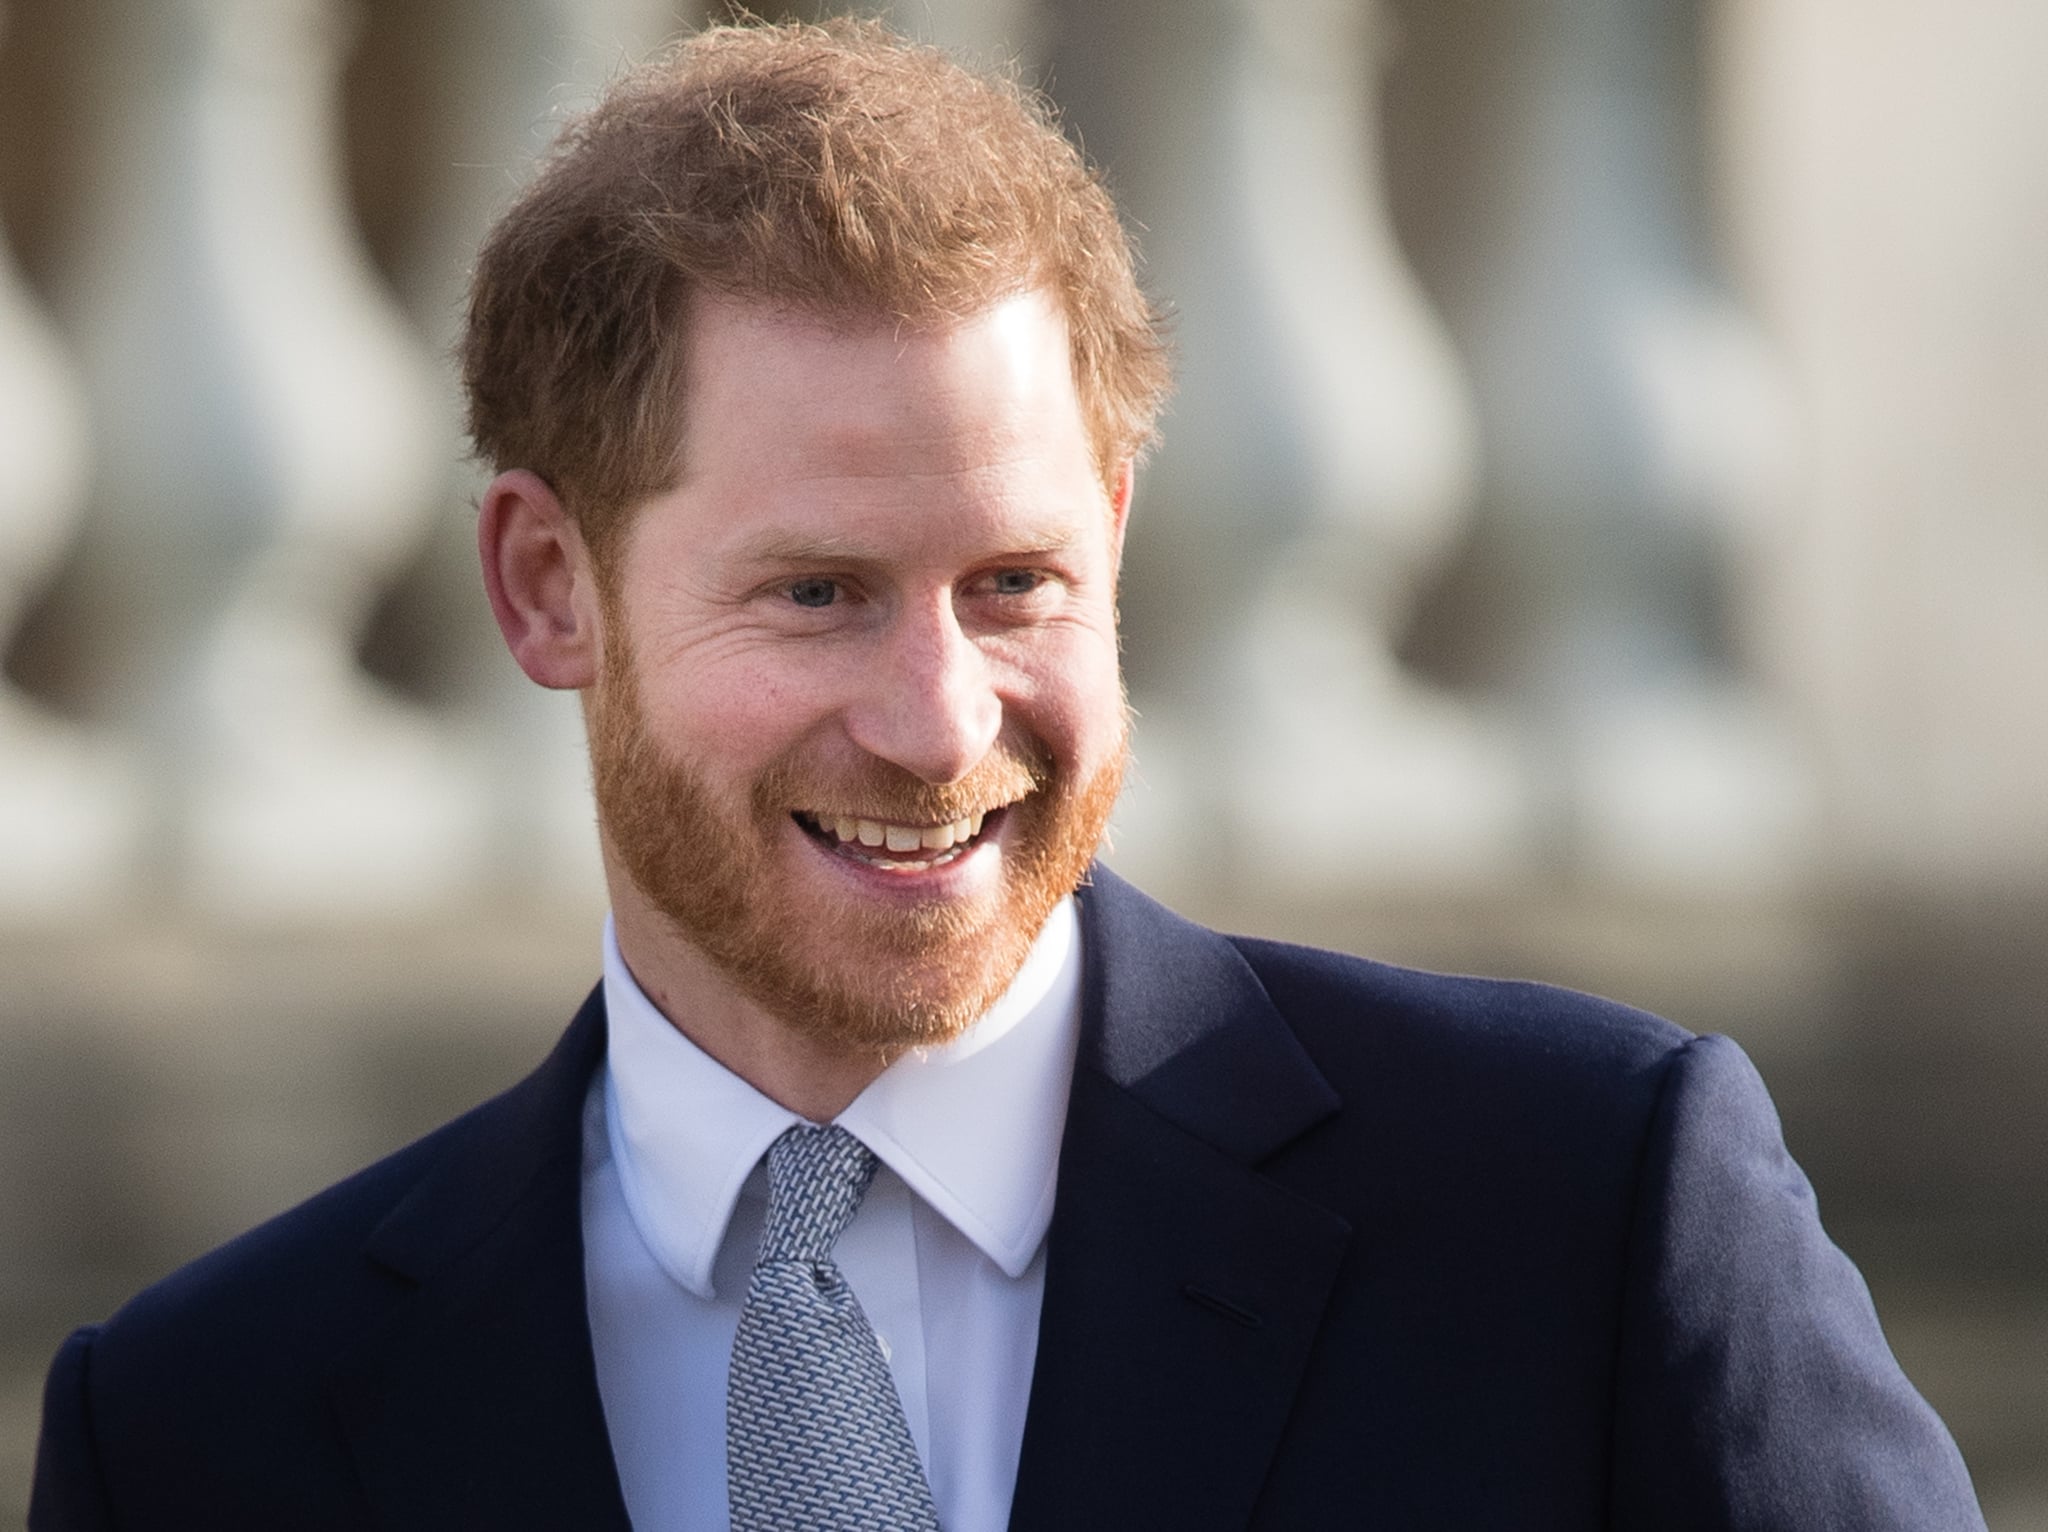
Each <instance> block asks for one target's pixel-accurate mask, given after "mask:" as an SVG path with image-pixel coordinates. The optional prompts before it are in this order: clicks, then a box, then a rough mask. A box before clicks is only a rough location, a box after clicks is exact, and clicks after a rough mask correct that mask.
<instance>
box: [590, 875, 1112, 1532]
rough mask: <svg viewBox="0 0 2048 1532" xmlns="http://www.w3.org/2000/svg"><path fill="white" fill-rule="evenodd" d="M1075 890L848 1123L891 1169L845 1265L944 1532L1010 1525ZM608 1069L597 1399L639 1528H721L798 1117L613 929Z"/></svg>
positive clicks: (1053, 1155)
mask: <svg viewBox="0 0 2048 1532" xmlns="http://www.w3.org/2000/svg"><path fill="white" fill-rule="evenodd" d="M1080 982H1081V951H1080V936H1079V922H1078V921H1077V920H1076V918H1075V914H1074V908H1073V903H1072V901H1071V900H1068V901H1065V902H1063V903H1061V904H1060V906H1059V907H1058V908H1057V909H1056V910H1054V912H1053V914H1052V917H1051V918H1050V919H1049V920H1048V921H1047V922H1046V924H1045V929H1044V930H1043V931H1042V932H1041V933H1040V934H1039V938H1038V941H1037V943H1036V944H1035V945H1034V946H1033V948H1032V950H1031V954H1030V956H1029V957H1028V958H1027V959H1026V960H1025V963H1024V966H1023V967H1022V968H1021V969H1020V970H1019V971H1018V974H1017V977H1016V979H1015V980H1014V981H1013V982H1012V983H1011V985H1010V988H1009V990H1008V991H1007V992H1006V993H1005V994H1004V995H1003V997H1002V998H1001V999H1000V1000H998V1001H997V1002H996V1004H995V1005H994V1006H993V1007H992V1008H991V1009H990V1010H989V1012H988V1014H987V1015H985V1016H983V1017H982V1019H981V1020H980V1021H979V1022H977V1023H976V1024H975V1025H974V1026H973V1027H972V1028H971V1029H970V1030H969V1031H968V1032H967V1033H966V1034H965V1035H963V1036H961V1037H960V1038H958V1039H956V1040H955V1041H953V1042H952V1043H949V1044H947V1045H946V1046H945V1047H942V1048H935V1049H929V1050H920V1051H918V1052H915V1053H912V1054H909V1055H906V1056H905V1057H903V1058H901V1059H899V1060H897V1061H896V1062H895V1063H894V1064H892V1065H891V1066H890V1067H889V1068H888V1069H886V1070H885V1071H883V1073H882V1074H881V1076H880V1077H879V1078H877V1079H876V1080H875V1082H874V1083H873V1084H872V1085H870V1086H869V1087H868V1088H867V1089H866V1090H864V1091H863V1092H861V1094H860V1096H859V1097H858V1098H857V1099H856V1100H855V1101H854V1102H853V1104H852V1105H850V1106H849V1107H847V1109H846V1110H845V1111H844V1112H842V1113H840V1115H839V1117H838V1118H837V1119H836V1120H837V1121H838V1123H839V1124H840V1126H842V1127H844V1128H845V1129H847V1130H848V1131H849V1132H851V1133H852V1134H853V1135H854V1136H855V1137H857V1138H858V1139H860V1141H861V1142H862V1143H864V1144H866V1145H867V1146H868V1148H870V1149H871V1150H873V1151H874V1153H875V1157H876V1158H877V1159H879V1160H880V1161H881V1169H880V1170H879V1171H878V1172H877V1173H876V1176H875V1181H874V1184H873V1186H871V1187H870V1188H869V1190H868V1194H867V1197H866V1199H865V1200H864V1201H863V1202H862V1204H861V1207H860V1211H859V1212H858V1213H857V1214H856V1215H855V1217H854V1220H853V1222H852V1223H851V1224H850V1225H849V1226H848V1227H847V1230H846V1232H845V1233H844V1234H843V1235H842V1236H840V1240H839V1244H838V1246H837V1248H836V1250H835V1251H834V1258H835V1259H836V1260H837V1261H838V1263H839V1266H840V1269H841V1270H842V1271H843V1272H844V1273H845V1275H846V1280H847V1282H848V1283H849V1284H850V1285H851V1286H852V1288H853V1291H854V1294H855V1296H856V1297H858V1298H859V1299H860V1304H861V1309H862V1311H863V1312H864V1313H865V1314H866V1315H867V1318H868V1322H869V1323H870V1324H872V1325H873V1326H874V1328H875V1332H876V1335H877V1337H878V1338H879V1339H880V1341H881V1344H882V1349H883V1353H884V1355H885V1356H887V1358H888V1360H889V1370H890V1372H891V1374H892V1375H893V1376H894V1378H895V1381H896V1392H897V1394H898V1395H899V1396H900V1397H901V1399H902V1400H903V1411H904V1414H905V1416H906V1417H907V1418H908V1420H909V1423H910V1434H911V1436H912V1438H913V1439H914V1440H915V1441H916V1443H917V1450H918V1456H919V1457H920V1458H921V1459H922V1460H923V1462H924V1465H925V1475H926V1477H927V1478H928V1479H929V1480H930V1482H931V1487H932V1496H933V1499H934V1501H935V1502H936V1504H937V1506H938V1512H939V1521H940V1524H941V1525H942V1526H943V1527H945V1528H946V1532H1001V1529H1002V1528H1003V1527H1005V1526H1006V1525H1007V1524H1008V1522H1009V1517H1010V1500H1011V1496H1012V1494H1013V1493H1014V1491H1015V1488H1016V1482H1017V1459H1018V1453H1019V1450H1020V1448H1021V1446H1022V1443H1023V1437H1024V1407H1025V1401H1026V1399H1027V1398H1028V1397H1029V1395H1030V1391H1031V1371H1032V1362H1033V1358H1034V1356H1035V1353H1036V1350H1037V1344H1038V1310H1039V1302H1040V1299H1041V1298H1042V1297H1043V1295H1044V1290H1045V1258H1044V1255H1043V1249H1042V1247H1043V1246H1044V1243H1045V1230H1046V1225H1047V1224H1048V1223H1049V1222H1050V1221H1051V1218H1052V1198H1053V1180H1054V1176H1055V1174H1056V1172H1057V1169H1058V1162H1059V1145H1060V1133H1061V1127H1062V1124H1063V1123H1064V1122H1065V1120H1066V1108H1067V1091H1068V1087H1069V1084H1070V1082H1071V1078H1072V1074H1073V1064H1074V1049H1075V1045H1076V1041H1077V1038H1078V1035H1079V1031H1080ZM604 997H605V1011H606V1017H607V1020H608V1022H609V1030H610V1036H609V1043H608V1045H607V1051H606V1057H605V1065H604V1068H603V1069H602V1070H600V1071H599V1072H598V1075H597V1078H596V1079H595V1080H594V1081H593V1082H592V1085H591V1091H590V1096H589V1099H588V1103H587V1106H586V1109H585V1113H584V1137H583V1252H584V1254H583V1260H584V1274H585V1279H586V1282H587V1284H588V1297H589V1305H590V1335H591V1342H592V1345H593V1347H594V1349H595V1352H596V1357H597V1383H598V1392H599V1394H600V1396H601V1397H602V1399H603V1401H604V1414H605V1424H606V1426H607V1427H608V1428H609V1430H610V1433H611V1443H612V1455H613V1458H614V1460H615V1461H616V1463H617V1465H618V1470H619V1482H620V1485H621V1487H622V1488H623V1490H624V1491H625V1497H626V1509H627V1510H628V1512H629V1513H630V1514H631V1516H632V1520H633V1525H634V1527H635V1528H636V1529H638V1532H684V1529H687V1532H725V1529H726V1528H727V1526H728V1520H727V1514H726V1498H725V1376H726V1365H727V1363H728V1361H729V1360H730V1357H731V1352H732V1338H733V1332H734V1330H735V1329H736V1328H737V1326H738V1324H739V1313H740V1305H741V1303H742V1302H743V1301H744V1300H745V1298H746V1292H747V1281H748V1276H749V1273H750V1272H751V1270H752V1268H753V1262H754V1254H755V1251H756V1249H757V1247H758V1246H759V1244H760V1238H761V1224H762V1219H763V1216H764V1214H765V1213H766V1211H767V1173H766V1171H765V1169H764V1168H763V1166H762V1164H761V1159H762V1156H763V1155H765V1154H766V1153H767V1151H768V1146H769V1145H770V1144H772V1143H773V1142H774V1141H775V1140H776V1138H777V1137H778V1136H779V1135H780V1134H781V1133H782V1131H783V1130H784V1129H785V1128H787V1127H789V1126H790V1125H791V1124H793V1123H795V1122H798V1121H799V1120H800V1119H799V1118H798V1117H797V1116H796V1114H795V1113H793V1112H790V1111H788V1110H787V1109H786V1108H783V1107H780V1106H778V1105H776V1104H775V1103H774V1102H773V1101H771V1100H769V1099H768V1098H767V1097H766V1096H764V1095H762V1094H761V1093H760V1092H759V1091H757V1090H755V1089H754V1088H753V1087H752V1086H751V1085H749V1084H747V1083H746V1081H744V1080H742V1079H740V1078H739V1076H737V1075H735V1074H733V1073H732V1072H731V1071H729V1070H727V1069H726V1068H725V1067H724V1066H723V1065H721V1064H719V1063H717V1062H715V1061H714V1060H713V1059H712V1058H711V1057H710V1056H709V1055H708V1054H706V1053H704V1052H703V1051H702V1050H701V1049H699V1048H698V1047H697V1046H696V1045H695V1044H693V1043H691V1042H690V1041H689V1039H687V1038H686V1037H684V1036H683V1034H682V1033H681V1032H680V1031H678V1030H677V1029H676V1028H675V1027H674V1026H672V1025H670V1023H669V1022H668V1020H667V1019H666V1018H665V1017H664V1016H663V1015H662V1014H661V1013H660V1012H659V1011H658V1010H656V1009H655V1007H654V1005H653V1003H652V1002H651V1001H649V1000H648V998H647V997H646V995H645V994H643V993H642V992H641V990H640V987H639V985H638V984H637V983H635V982H634V979H633V976H632V974H631V973H630V972H628V970H627V968H626V965H625V962H624V961H623V959H621V957H620V956H619V949H618V943H617V940H616V938H615V937H614V935H613V932H612V927H611V924H610V922H609V921H607V922H606V925H605V935H604Z"/></svg>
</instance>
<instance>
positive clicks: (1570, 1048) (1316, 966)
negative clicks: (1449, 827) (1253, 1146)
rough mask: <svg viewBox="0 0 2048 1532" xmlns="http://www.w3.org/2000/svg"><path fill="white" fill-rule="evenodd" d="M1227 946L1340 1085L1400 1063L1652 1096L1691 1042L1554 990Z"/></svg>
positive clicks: (1618, 1007)
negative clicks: (1621, 1088) (1630, 1086)
mask: <svg viewBox="0 0 2048 1532" xmlns="http://www.w3.org/2000/svg"><path fill="white" fill-rule="evenodd" d="M1230 941H1231V943H1232V945H1233V946H1234V947H1235V948H1236V949H1237V951H1238V953H1239V955H1240V956H1242V957H1243V958H1244V960H1245V962H1246V963H1247V964H1248V965H1249V966H1250V967H1251V969H1252V971H1253V972H1254V973H1255V974H1256V975H1257V976H1258V979H1259V982H1260V983H1261V984H1262V985H1263V986H1264V987H1265V990H1266V993H1267V995H1268V997H1269V998H1270V999H1271V1000H1272V1002H1273V1004H1274V1006H1275V1008H1276V1009H1277V1010H1278V1011H1279V1012H1280V1014H1281V1015H1282V1016H1283V1017H1284V1018H1285V1019H1286V1021H1287V1023H1288V1025H1289V1027H1290V1028H1291V1029H1292V1030H1293V1031H1294V1032H1295V1034H1296V1035H1297V1036H1298V1037H1299V1038H1300V1040H1301V1042H1302V1044H1303V1046H1304V1047H1306V1048H1307V1049H1308V1050H1309V1052H1310V1054H1311V1055H1312V1056H1313V1057H1314V1058H1315V1059H1316V1061H1317V1063H1318V1064H1319V1065H1322V1066H1324V1067H1325V1068H1326V1069H1327V1070H1329V1071H1331V1072H1332V1078H1333V1082H1335V1081H1337V1077H1338V1076H1353V1075H1355V1074H1356V1072H1357V1071H1359V1070H1361V1069H1373V1068H1386V1067H1389V1066H1391V1065H1394V1064H1397V1063H1398V1064H1399V1065H1400V1066H1401V1067H1402V1068H1404V1069H1416V1068H1439V1069H1444V1070H1451V1071H1463V1072H1470V1073H1476V1074H1482V1075H1502V1076H1509V1077H1513V1078H1517V1079H1520V1080H1523V1081H1524V1082H1526V1084H1527V1085H1528V1086H1530V1087H1531V1088H1537V1089H1541V1090H1543V1091H1546V1092H1548V1091H1555V1090H1557V1089H1559V1088H1561V1087H1564V1086H1566V1085H1568V1084H1569V1082H1571V1081H1572V1080H1574V1079H1577V1080H1580V1081H1583V1082H1584V1083H1586V1084H1587V1085H1589V1086H1597V1085H1598V1084H1599V1083H1600V1082H1603V1081H1605V1082H1607V1083H1608V1084H1609V1085H1610V1086H1613V1085H1620V1084H1624V1083H1627V1082H1636V1083H1638V1084H1641V1085H1643V1086H1645V1087H1647V1088H1649V1089H1651V1090H1652V1091H1654V1089H1655V1085H1656V1081H1657V1080H1658V1079H1659V1078H1660V1077H1661V1075H1662V1073H1663V1071H1664V1069H1665V1068H1666V1066H1667V1065H1668V1064H1669V1062H1670V1060H1671V1059H1672V1057H1673V1056H1674V1055H1675V1054H1676V1053H1677V1052H1678V1050H1680V1049H1682V1048H1684V1047H1685V1046H1686V1045H1687V1044H1688V1043H1690V1042H1692V1041H1693V1040H1694V1034H1693V1033H1691V1032H1688V1031H1687V1030H1686V1029H1685V1028H1683V1027H1680V1026H1677V1025H1675V1024H1673V1023H1672V1022H1669V1021H1666V1020H1665V1019H1664V1018H1663V1017H1661V1016H1654V1015H1652V1014H1650V1013H1649V1012H1647V1011H1642V1010H1638V1009H1636V1008H1634V1007H1632V1006H1628V1005H1623V1004H1620V1003H1618V1002H1616V1001H1612V1000H1603V999H1601V998H1600V997H1598V996H1596V995H1588V994H1583V993H1581V992H1579V991H1577V990H1571V989H1564V988H1560V987H1558V986H1556V985H1551V984H1539V983H1533V982H1530V981H1527V980H1519V979H1489V978H1475V977H1471V976H1468V975H1462V974H1442V973H1431V972H1427V971H1424V970H1421V969H1414V968H1402V967H1398V966H1395V965H1393V964H1389V963H1381V962H1375V961H1373V960H1372V959H1369V958H1361V957H1352V956H1349V955H1346V954H1344V953H1339V952H1330V951H1326V950H1323V949H1320V948H1315V947H1303V946H1296V945H1293V944H1291V943H1287V942H1276V941H1267V940H1262V939H1259V938H1254V937H1232V938H1230ZM1339 1088H1340V1089H1341V1088H1342V1085H1341V1083H1339Z"/></svg>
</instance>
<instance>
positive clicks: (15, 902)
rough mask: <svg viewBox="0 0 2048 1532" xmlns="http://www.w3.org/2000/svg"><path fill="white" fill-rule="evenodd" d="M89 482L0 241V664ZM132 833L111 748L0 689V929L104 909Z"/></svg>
mask: <svg viewBox="0 0 2048 1532" xmlns="http://www.w3.org/2000/svg"><path fill="white" fill-rule="evenodd" d="M5 22H6V12H5V10H4V8H0V28H4V25H5ZM90 469H91V461H90V447H89V443H88V440H87V435H86V416H85V400H84V398H83V395H82V392H81V390H80V386H79V383H78V379H77V375H76V370H75V368H74V366H73V364H72V361H71V359H70V357H69V355H68V354H67V352H66V350H65V348H64V345H63V343H62V342H61V340H60V339H59V338H58V336H57V333H56V331H55V330H54V328H53V327H52V326H51V325H50V323H49V321H48V320H47V319H46V318H45V317H44V316H43V314H42V313H41V312H40V310H39V308H38V306H37V303H36V300H35V298H34V296H33V295H32V294H31V293H30V292H29V291H28V289H27V287H26V286H25V285H24V284H23V283H22V281H21V279H20V277H19V275H18V274H17V273H16V271H15V268H14V263H13V260H12V258H11V256H10V255H9V254H8V251H7V247H6V244H5V241H4V239H0V653H4V652H5V650H6V648H7V643H8V640H9V639H10V638H11V637H12V636H13V635H14V633H15V631H16V628H17V626H18V625H19V623H20V621H21V619H22V616H23V614H24V612H25V611H26V609H27V607H28V604H29V602H30V601H31V600H32V599H33V598H34V596H35V595H36V594H37V592H38V591H39V589H40V588H41V587H42V584H43V582H44V580H46V579H47V578H48V577H49V576H50V575H51V574H52V573H53V571H54V570H55V568H56V565H57V563H58V561H59V560H60V559H61V558H62V557H63V555H64V553H65V551H66V549H67V548H68V547H69V545H70V542H71V539H72V536H73V535H74V533H75V532H76V530H77V526H78V522H79V519H80V517H81V516H82V514H83V512H84V509H85V495H86V488H87V478H88V475H89V472H90ZM141 824H142V800H141V794H140V784H139V783H138V782H137V781H136V780H135V778H134V775H133V772H132V769H131V767H130V763H129V762H127V761H126V760H125V759H124V758H123V757H122V756H121V755H120V753H119V752H118V751H117V750H116V749H115V747H114V745H113V744H112V742H110V741H108V740H104V739H101V738H98V737H96V736H95V735H93V734H90V733H88V732H86V731H85V730H82V729H79V728H76V727H73V726H71V725H68V724H66V723H64V722H61V721H59V720H58V719H57V718H55V717H54V716H52V715H51V714H50V713H48V712H47V711H46V710H45V709H43V708H42V707H40V706H39V705H38V704H37V703H36V702H35V701H34V700H33V699H31V698H30V697H28V696H27V695H26V694H24V693H23V692H22V691H20V690H19V689H18V688H16V687H14V686H13V685H11V684H10V683H9V682H8V681H7V680H6V678H5V677H4V676H0V848H4V850H0V925H4V924H12V923H15V922H36V923H40V922H42V921H46V920H62V919H65V918H70V917H76V916H79V915H82V914H87V913H91V912H94V911H96V910H103V909H104V908H105V907H106V906H108V905H109V904H110V903H112V902H113V901H115V900H117V899H118V898H119V897H120V896H121V895H122V894H123V893H124V892H126V890H127V888H128V886H129V884H130V881H131V878H132V874H133V871H134V867H133V857H134V854H135V850H136V842H137V837H138V834H139V832H140V830H141Z"/></svg>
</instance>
